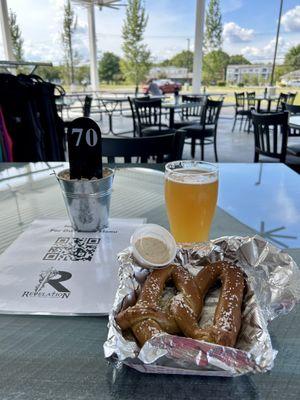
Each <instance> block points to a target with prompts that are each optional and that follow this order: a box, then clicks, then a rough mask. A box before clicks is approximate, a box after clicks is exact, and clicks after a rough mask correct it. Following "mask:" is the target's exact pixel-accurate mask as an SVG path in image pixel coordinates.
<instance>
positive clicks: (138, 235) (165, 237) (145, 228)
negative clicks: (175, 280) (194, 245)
mask: <svg viewBox="0 0 300 400" xmlns="http://www.w3.org/2000/svg"><path fill="white" fill-rule="evenodd" d="M145 237H150V238H154V239H158V240H160V241H162V242H163V243H165V245H166V246H167V247H168V250H169V254H170V258H169V259H168V261H167V262H166V263H164V264H155V263H152V262H150V261H149V260H146V259H145V258H144V257H143V256H142V255H141V254H140V253H139V251H138V249H137V248H136V246H135V244H136V242H137V241H138V240H139V239H142V238H145ZM130 244H131V246H132V254H133V256H134V258H135V259H136V260H137V262H138V263H139V264H140V265H141V266H143V267H145V268H152V269H159V268H164V267H166V266H167V265H169V264H171V263H172V262H173V261H174V259H175V256H176V251H177V246H176V242H175V239H174V238H173V236H172V235H171V233H170V232H169V231H167V229H165V228H163V227H162V226H160V225H156V224H145V225H142V226H141V227H139V228H137V229H136V230H135V232H134V233H133V235H132V236H131V238H130Z"/></svg>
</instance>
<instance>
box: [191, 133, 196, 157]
mask: <svg viewBox="0 0 300 400" xmlns="http://www.w3.org/2000/svg"><path fill="white" fill-rule="evenodd" d="M195 147H196V139H195V138H192V143H191V156H192V158H195Z"/></svg>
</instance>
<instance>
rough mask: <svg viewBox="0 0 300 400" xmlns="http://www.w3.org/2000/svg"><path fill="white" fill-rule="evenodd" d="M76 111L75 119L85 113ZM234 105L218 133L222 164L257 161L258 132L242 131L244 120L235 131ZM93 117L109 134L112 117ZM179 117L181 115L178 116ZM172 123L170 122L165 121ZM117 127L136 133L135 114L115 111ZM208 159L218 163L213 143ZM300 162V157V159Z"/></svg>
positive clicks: (223, 114) (187, 149) (186, 150)
mask: <svg viewBox="0 0 300 400" xmlns="http://www.w3.org/2000/svg"><path fill="white" fill-rule="evenodd" d="M76 114H77V113H74V112H72V114H71V115H70V117H71V118H76V117H79V116H81V114H80V113H79V114H77V115H76ZM233 115H234V109H233V107H224V108H223V109H222V112H221V115H220V119H219V124H218V132H217V150H218V157H219V162H222V163H252V162H253V160H254V135H253V131H250V133H248V132H247V131H244V130H243V128H242V130H240V123H239V122H238V123H237V124H236V128H235V130H234V132H232V126H233ZM91 118H93V119H94V120H95V121H96V122H97V123H98V124H99V126H100V128H101V131H102V134H103V135H104V136H106V135H107V132H108V116H107V115H105V114H103V116H102V118H100V115H99V114H98V113H93V114H91ZM177 118H178V119H179V116H178V117H177ZM163 122H165V123H168V121H167V120H166V121H163ZM113 130H114V133H117V134H119V132H124V131H131V132H129V133H124V134H122V133H121V134H120V136H124V137H125V136H132V130H133V124H132V119H131V114H130V113H128V112H124V115H120V114H119V113H115V114H114V116H113ZM292 141H298V139H291V138H289V143H290V142H292ZM298 143H299V141H298ZM183 159H191V146H190V145H188V144H185V145H184V150H183ZM195 159H196V160H200V145H198V146H196V154H195ZM204 160H205V161H208V162H214V161H215V156H214V150H213V146H212V145H207V146H205V151H204ZM299 164H300V160H299ZM297 170H298V168H297Z"/></svg>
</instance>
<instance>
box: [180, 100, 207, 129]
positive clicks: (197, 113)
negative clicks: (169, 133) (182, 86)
mask: <svg viewBox="0 0 300 400" xmlns="http://www.w3.org/2000/svg"><path fill="white" fill-rule="evenodd" d="M181 99H182V102H183V103H195V106H193V107H188V108H183V109H182V111H181V120H180V121H175V122H174V128H175V129H180V128H183V127H185V126H188V125H194V124H195V123H196V122H200V118H201V113H202V109H203V106H204V103H205V100H206V97H205V96H190V95H182V97H181Z"/></svg>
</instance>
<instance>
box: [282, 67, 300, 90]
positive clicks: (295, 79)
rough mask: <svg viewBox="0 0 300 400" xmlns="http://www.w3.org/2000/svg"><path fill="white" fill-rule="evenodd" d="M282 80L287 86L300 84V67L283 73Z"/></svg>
mask: <svg viewBox="0 0 300 400" xmlns="http://www.w3.org/2000/svg"><path fill="white" fill-rule="evenodd" d="M280 82H281V83H282V84H283V85H286V86H300V69H297V70H296V71H293V72H289V73H288V74H285V75H282V76H281V77H280Z"/></svg>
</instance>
